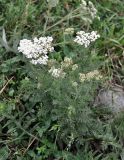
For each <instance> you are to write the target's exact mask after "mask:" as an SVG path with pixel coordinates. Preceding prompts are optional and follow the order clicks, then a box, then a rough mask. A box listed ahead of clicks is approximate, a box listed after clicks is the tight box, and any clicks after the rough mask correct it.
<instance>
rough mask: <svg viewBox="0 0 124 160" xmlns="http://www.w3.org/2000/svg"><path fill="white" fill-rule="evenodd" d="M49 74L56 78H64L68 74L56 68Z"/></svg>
mask: <svg viewBox="0 0 124 160" xmlns="http://www.w3.org/2000/svg"><path fill="white" fill-rule="evenodd" d="M49 73H51V75H52V76H53V77H54V78H64V77H65V75H66V73H65V72H64V71H63V70H62V69H61V68H55V67H54V66H53V67H52V68H51V69H50V70H49Z"/></svg>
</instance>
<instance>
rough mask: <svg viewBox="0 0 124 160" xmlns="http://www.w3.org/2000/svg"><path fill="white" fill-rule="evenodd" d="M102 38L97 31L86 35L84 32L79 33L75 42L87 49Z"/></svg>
mask: <svg viewBox="0 0 124 160" xmlns="http://www.w3.org/2000/svg"><path fill="white" fill-rule="evenodd" d="M99 37H100V35H99V34H97V31H92V32H91V33H86V32H84V31H79V32H77V36H76V38H75V39H74V42H76V43H78V44H80V45H84V46H85V48H87V47H88V46H89V45H90V43H91V42H94V41H95V40H97V39H98V38H99Z"/></svg>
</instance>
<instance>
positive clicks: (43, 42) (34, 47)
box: [18, 36, 54, 65]
mask: <svg viewBox="0 0 124 160" xmlns="http://www.w3.org/2000/svg"><path fill="white" fill-rule="evenodd" d="M52 41H53V38H52V37H49V36H48V37H40V38H39V39H38V38H34V39H33V41H31V40H28V39H23V40H21V41H20V44H19V47H18V51H19V52H22V53H23V54H24V55H25V56H26V57H27V58H29V59H30V62H31V63H32V64H35V65H36V64H43V65H46V64H47V62H48V55H47V54H48V52H53V51H54V47H52Z"/></svg>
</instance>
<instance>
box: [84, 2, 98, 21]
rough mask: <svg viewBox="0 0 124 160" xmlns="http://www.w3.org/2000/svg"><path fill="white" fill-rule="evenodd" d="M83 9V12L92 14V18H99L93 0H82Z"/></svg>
mask: <svg viewBox="0 0 124 160" xmlns="http://www.w3.org/2000/svg"><path fill="white" fill-rule="evenodd" d="M81 9H82V12H84V13H87V14H88V15H90V16H91V18H92V20H93V19H94V18H99V17H98V16H97V9H96V8H95V6H94V4H93V3H92V2H91V1H89V2H86V1H85V0H81Z"/></svg>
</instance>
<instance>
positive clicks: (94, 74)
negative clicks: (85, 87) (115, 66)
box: [79, 70, 103, 82]
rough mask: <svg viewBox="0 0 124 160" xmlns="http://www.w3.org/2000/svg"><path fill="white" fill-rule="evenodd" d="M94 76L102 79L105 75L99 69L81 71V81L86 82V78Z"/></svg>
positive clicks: (89, 78) (88, 79)
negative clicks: (85, 72)
mask: <svg viewBox="0 0 124 160" xmlns="http://www.w3.org/2000/svg"><path fill="white" fill-rule="evenodd" d="M93 78H95V79H96V80H100V79H102V78H103V77H102V75H101V74H100V73H99V71H98V70H94V71H91V72H88V73H87V74H84V73H79V79H80V82H84V81H85V80H87V81H90V80H91V79H93Z"/></svg>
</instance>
